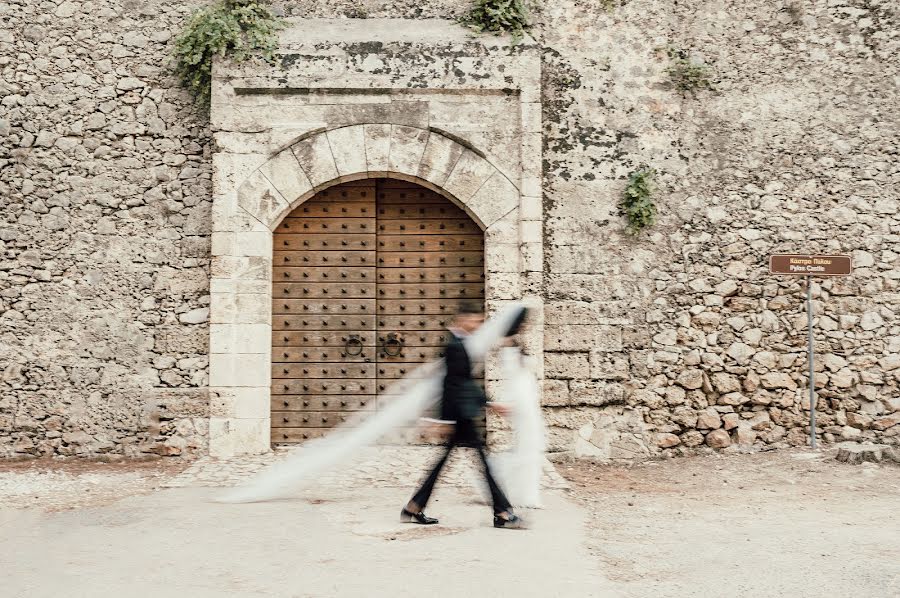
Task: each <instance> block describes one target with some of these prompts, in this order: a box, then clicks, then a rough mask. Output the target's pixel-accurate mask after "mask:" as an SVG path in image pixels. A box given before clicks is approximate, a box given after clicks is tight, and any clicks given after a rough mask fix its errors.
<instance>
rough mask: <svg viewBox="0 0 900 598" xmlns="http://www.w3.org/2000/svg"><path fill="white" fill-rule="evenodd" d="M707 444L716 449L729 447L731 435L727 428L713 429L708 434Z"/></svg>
mask: <svg viewBox="0 0 900 598" xmlns="http://www.w3.org/2000/svg"><path fill="white" fill-rule="evenodd" d="M706 444H708V445H709V446H711V447H712V448H716V449H722V448H727V447H729V446H731V436H729V435H728V432H726V431H725V430H722V429H719V430H713V431H712V432H710V433H709V434H707V435H706Z"/></svg>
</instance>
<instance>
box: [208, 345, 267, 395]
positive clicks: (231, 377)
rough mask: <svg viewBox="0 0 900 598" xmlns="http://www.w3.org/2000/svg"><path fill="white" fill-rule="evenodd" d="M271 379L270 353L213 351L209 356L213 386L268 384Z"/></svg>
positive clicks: (210, 380) (210, 378)
mask: <svg viewBox="0 0 900 598" xmlns="http://www.w3.org/2000/svg"><path fill="white" fill-rule="evenodd" d="M271 379H272V366H271V365H270V355H269V354H268V353H211V354H210V356H209V385H210V386H211V387H212V386H224V387H235V386H257V387H258V386H268V385H269V383H270V382H271Z"/></svg>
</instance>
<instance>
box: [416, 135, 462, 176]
mask: <svg viewBox="0 0 900 598" xmlns="http://www.w3.org/2000/svg"><path fill="white" fill-rule="evenodd" d="M464 151H465V148H464V147H463V146H461V145H460V144H458V143H456V142H455V141H453V140H452V139H449V138H447V137H444V136H443V135H441V134H439V133H434V132H432V133H431V134H430V135H429V136H428V142H427V144H426V146H425V152H424V153H423V154H422V161H421V162H420V163H419V177H420V178H422V179H424V180H426V181H428V182H429V183H432V184H433V185H437V186H438V187H443V186H444V183H445V182H446V181H447V177H449V176H450V172H451V171H452V170H453V167H454V166H456V162H457V161H458V160H459V158H460V156H461V155H462V154H463V152H464Z"/></svg>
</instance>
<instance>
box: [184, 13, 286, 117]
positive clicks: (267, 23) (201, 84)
mask: <svg viewBox="0 0 900 598" xmlns="http://www.w3.org/2000/svg"><path fill="white" fill-rule="evenodd" d="M283 27H284V21H283V20H282V19H280V18H278V17H276V16H275V14H274V13H273V12H272V11H271V9H270V8H269V7H268V6H267V5H265V4H264V3H263V2H262V0H218V1H217V2H216V3H215V4H212V5H211V6H207V7H206V8H202V9H200V10H199V11H197V13H195V14H194V15H193V16H192V17H191V18H190V19H189V20H188V22H187V24H186V25H185V27H184V29H183V30H182V31H181V33H180V34H179V35H178V37H177V38H176V39H175V53H174V58H175V74H176V75H177V76H178V77H179V78H180V79H181V82H182V84H183V85H184V86H185V87H187V88H188V89H189V90H190V91H191V93H193V94H194V97H196V98H197V101H198V102H199V103H200V104H201V105H202V106H204V107H208V106H209V100H210V85H211V83H212V62H213V58H214V57H215V56H222V57H224V56H228V57H229V58H231V59H233V60H235V61H237V62H243V61H245V60H247V59H248V58H250V57H252V56H260V57H261V58H263V59H264V60H266V61H267V62H270V63H271V62H273V61H274V59H275V50H276V48H277V47H278V35H277V31H278V30H279V29H281V28H283Z"/></svg>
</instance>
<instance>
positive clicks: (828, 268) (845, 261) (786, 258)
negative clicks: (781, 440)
mask: <svg viewBox="0 0 900 598" xmlns="http://www.w3.org/2000/svg"><path fill="white" fill-rule="evenodd" d="M851 272H853V262H852V260H851V259H850V256H849V255H790V254H788V255H784V254H778V255H772V256H770V257H769V273H770V274H781V275H788V276H791V275H793V276H804V277H806V332H807V341H806V342H807V360H808V362H809V441H810V446H812V448H813V449H815V448H816V378H815V375H816V374H815V368H814V366H813V364H814V361H815V356H816V348H815V339H814V338H813V306H812V277H813V276H848V275H849V274H850V273H851Z"/></svg>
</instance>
